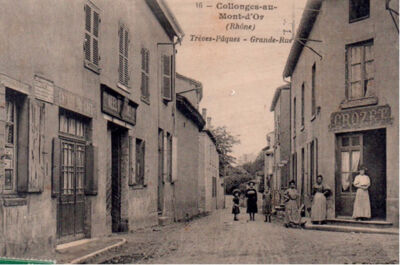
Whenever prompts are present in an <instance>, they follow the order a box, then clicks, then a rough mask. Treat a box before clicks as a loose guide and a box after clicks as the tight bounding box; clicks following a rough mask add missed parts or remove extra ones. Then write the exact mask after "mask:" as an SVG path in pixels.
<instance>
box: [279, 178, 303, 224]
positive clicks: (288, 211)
mask: <svg viewBox="0 0 400 265" xmlns="http://www.w3.org/2000/svg"><path fill="white" fill-rule="evenodd" d="M283 197H284V200H285V226H286V227H297V226H299V225H300V224H301V215H300V211H299V208H298V206H297V197H298V193H297V190H296V183H295V182H294V180H291V181H290V182H289V188H288V189H287V190H286V191H285V193H284V195H283Z"/></svg>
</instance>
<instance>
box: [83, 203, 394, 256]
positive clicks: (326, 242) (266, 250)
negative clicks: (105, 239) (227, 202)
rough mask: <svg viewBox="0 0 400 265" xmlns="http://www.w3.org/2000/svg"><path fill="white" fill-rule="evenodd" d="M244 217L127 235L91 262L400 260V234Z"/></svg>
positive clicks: (222, 213)
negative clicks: (308, 226)
mask: <svg viewBox="0 0 400 265" xmlns="http://www.w3.org/2000/svg"><path fill="white" fill-rule="evenodd" d="M241 211H242V212H245V209H243V208H242V209H241ZM239 218H240V220H239V222H233V220H232V219H233V218H232V215H231V214H230V209H229V208H228V209H223V210H218V211H216V212H214V213H213V214H211V215H209V216H206V217H203V218H199V219H196V220H194V221H192V222H190V223H180V224H173V225H170V226H167V227H162V228H158V227H157V228H152V229H146V230H142V231H138V232H135V233H132V234H125V235H124V236H125V237H126V238H127V239H128V243H127V244H126V245H125V246H124V247H122V248H121V249H119V250H117V251H114V252H110V253H107V255H106V256H103V257H100V258H99V259H98V260H94V261H91V262H105V263H399V256H398V253H399V250H398V248H399V238H398V236H396V235H378V234H356V233H339V232H325V231H313V230H303V229H287V228H285V227H283V225H282V223H281V221H280V220H277V219H276V218H275V220H274V219H273V223H264V222H263V216H261V215H256V221H255V222H248V221H247V220H248V216H247V215H246V214H241V215H240V217H239ZM119 236H121V235H119Z"/></svg>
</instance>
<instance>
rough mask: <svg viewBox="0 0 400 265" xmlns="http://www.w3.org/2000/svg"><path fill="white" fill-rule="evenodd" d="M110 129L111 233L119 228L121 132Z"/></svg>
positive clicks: (118, 129) (111, 127)
mask: <svg viewBox="0 0 400 265" xmlns="http://www.w3.org/2000/svg"><path fill="white" fill-rule="evenodd" d="M110 129H111V219H112V232H120V228H121V151H122V150H121V141H122V135H123V130H122V129H121V128H120V127H117V126H112V125H110Z"/></svg>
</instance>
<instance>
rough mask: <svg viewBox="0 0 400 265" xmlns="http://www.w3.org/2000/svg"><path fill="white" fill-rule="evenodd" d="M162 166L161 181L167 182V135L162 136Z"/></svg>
mask: <svg viewBox="0 0 400 265" xmlns="http://www.w3.org/2000/svg"><path fill="white" fill-rule="evenodd" d="M163 152H164V166H163V180H164V181H166V180H168V168H169V167H168V133H165V134H164V148H163Z"/></svg>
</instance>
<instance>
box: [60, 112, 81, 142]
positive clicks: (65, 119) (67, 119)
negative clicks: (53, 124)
mask: <svg viewBox="0 0 400 265" xmlns="http://www.w3.org/2000/svg"><path fill="white" fill-rule="evenodd" d="M59 121H60V124H59V128H60V132H61V133H65V134H68V135H71V136H77V137H79V138H84V137H85V135H86V133H85V129H86V126H85V120H84V119H83V118H81V117H80V116H77V115H74V114H72V113H70V112H68V111H65V110H60V119H59Z"/></svg>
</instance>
